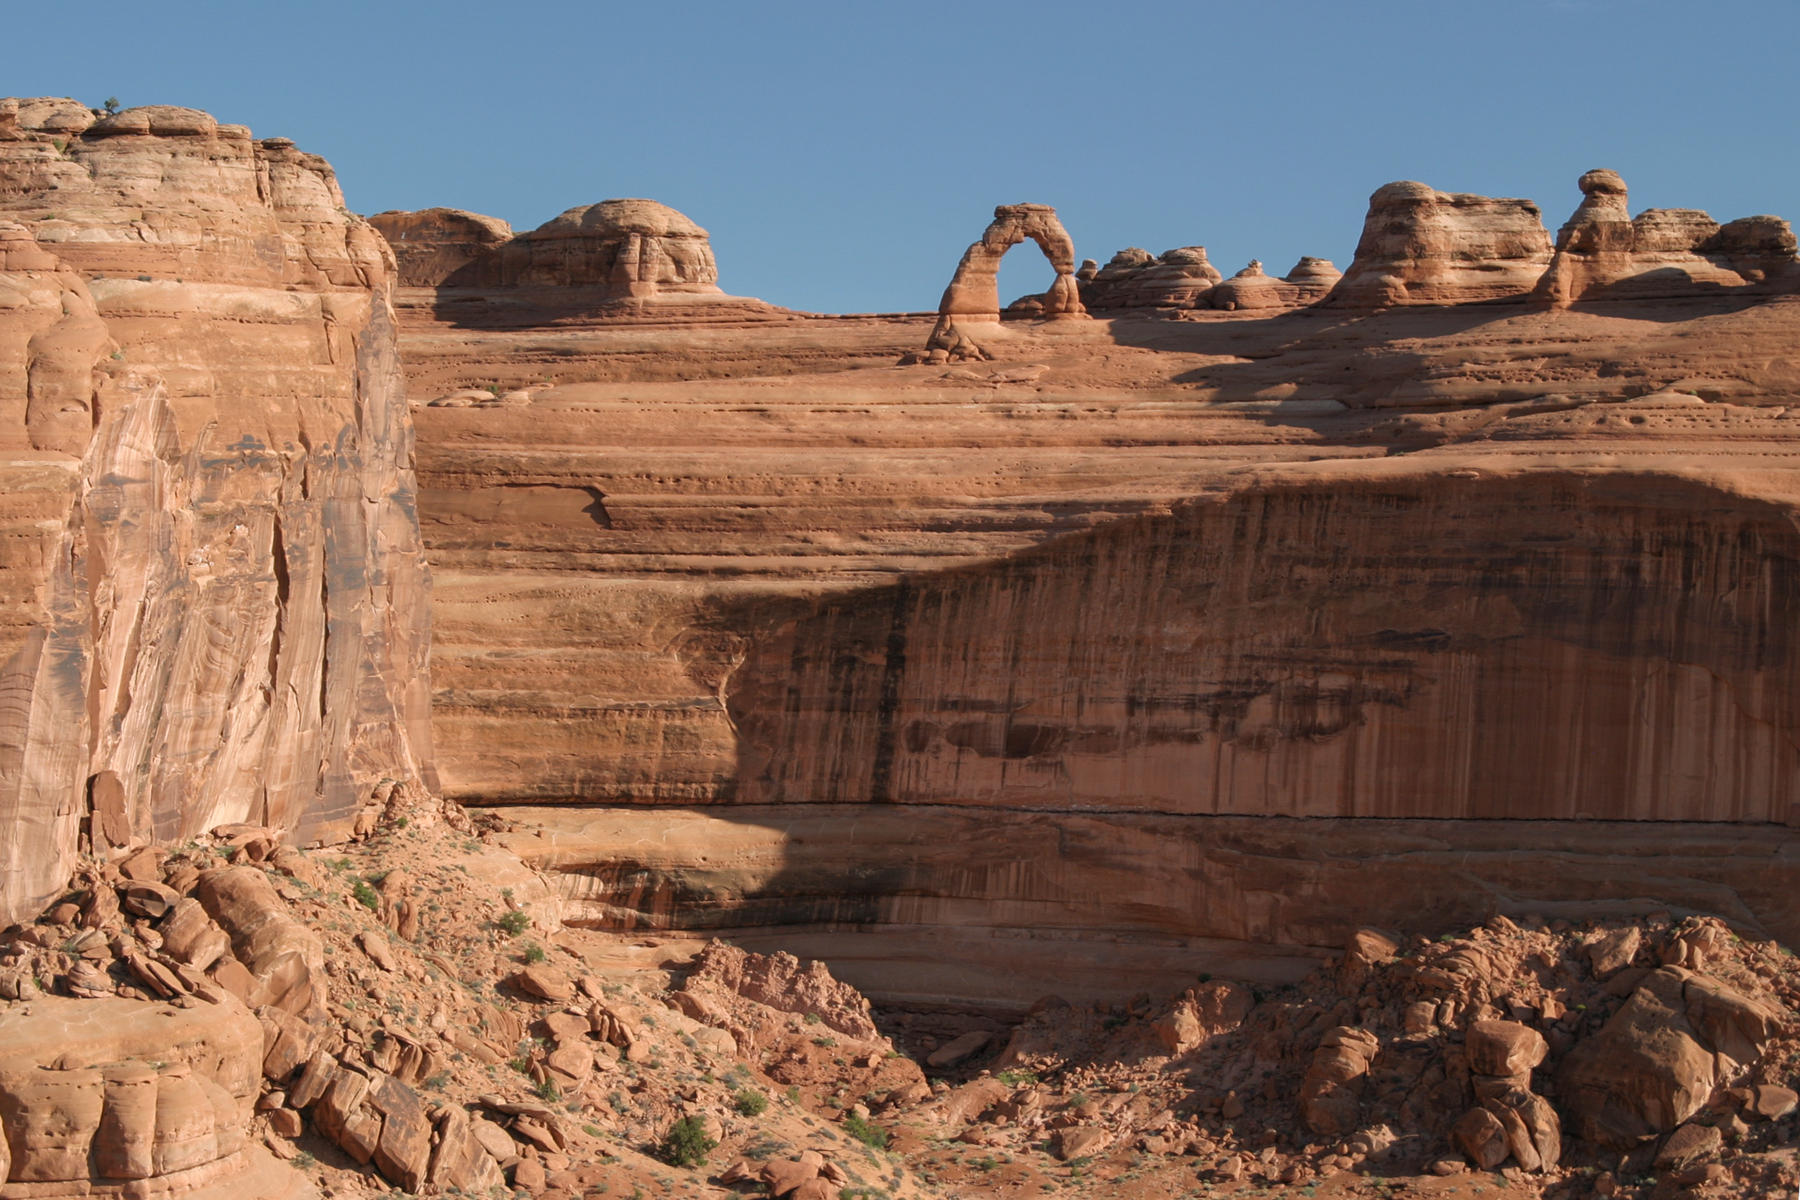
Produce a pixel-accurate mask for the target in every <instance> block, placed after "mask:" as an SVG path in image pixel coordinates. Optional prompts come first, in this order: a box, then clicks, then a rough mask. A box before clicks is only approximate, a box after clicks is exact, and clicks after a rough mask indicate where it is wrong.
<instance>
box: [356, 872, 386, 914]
mask: <svg viewBox="0 0 1800 1200" xmlns="http://www.w3.org/2000/svg"><path fill="white" fill-rule="evenodd" d="M350 895H351V898H352V899H354V900H355V901H356V902H357V903H358V904H360V905H362V906H363V907H364V908H366V909H368V910H369V911H370V912H374V911H375V910H377V909H379V908H380V907H381V897H380V896H378V895H376V893H375V889H374V888H372V887H370V886H369V881H368V880H366V879H358V880H357V881H356V882H355V883H354V884H353V885H351V888H350Z"/></svg>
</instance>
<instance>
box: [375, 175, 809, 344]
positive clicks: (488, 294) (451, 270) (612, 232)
mask: <svg viewBox="0 0 1800 1200" xmlns="http://www.w3.org/2000/svg"><path fill="white" fill-rule="evenodd" d="M369 221H370V223H371V224H372V225H374V226H375V228H376V229H378V230H380V231H381V233H382V234H383V235H384V236H386V237H387V238H388V240H389V242H390V243H391V244H392V246H393V247H394V253H395V257H396V258H397V260H398V262H399V264H400V267H399V272H400V280H401V283H402V284H403V285H404V287H405V290H404V292H403V293H402V296H401V302H402V304H403V305H404V306H410V307H411V308H413V309H415V310H420V309H430V310H431V312H432V314H433V316H434V317H436V318H439V319H444V320H448V321H450V322H452V323H455V324H459V325H465V326H466V325H474V326H488V327H505V326H517V325H524V326H531V325H546V324H552V323H563V324H567V323H576V324H579V323H585V322H589V321H595V320H598V321H608V320H619V319H621V318H623V317H628V316H630V315H631V314H634V313H636V314H640V315H642V316H645V317H647V318H648V319H654V320H669V319H675V320H682V321H695V320H701V319H705V320H734V319H736V320H741V319H769V318H770V317H779V316H781V315H784V314H783V313H782V310H779V309H773V308H771V307H770V306H768V305H766V304H764V303H762V301H760V300H750V299H746V298H744V297H741V296H728V295H726V294H725V293H724V292H722V291H720V290H719V268H718V264H717V263H716V262H715V261H714V259H713V252H712V243H711V240H710V239H709V237H708V236H707V232H706V230H704V229H702V228H700V226H698V225H696V224H694V222H692V221H690V220H689V219H688V218H687V217H685V216H683V215H682V214H681V213H679V212H676V211H675V210H674V209H672V208H670V207H669V206H668V205H666V204H658V203H657V202H656V201H654V200H602V201H601V202H600V203H598V204H588V205H581V206H578V207H576V208H571V209H569V210H567V211H566V212H563V213H562V214H560V215H559V216H556V217H554V218H552V219H551V220H549V221H546V222H544V223H543V224H542V225H540V226H538V227H537V228H536V229H532V230H528V231H526V232H524V233H520V234H514V233H513V232H512V230H511V228H510V227H509V226H508V225H507V224H506V222H504V221H501V220H497V219H496V218H493V217H484V216H482V215H480V214H479V213H469V212H463V211H461V210H459V209H448V208H432V209H425V210H423V211H421V212H385V213H377V214H376V215H375V216H373V217H371V218H369Z"/></svg>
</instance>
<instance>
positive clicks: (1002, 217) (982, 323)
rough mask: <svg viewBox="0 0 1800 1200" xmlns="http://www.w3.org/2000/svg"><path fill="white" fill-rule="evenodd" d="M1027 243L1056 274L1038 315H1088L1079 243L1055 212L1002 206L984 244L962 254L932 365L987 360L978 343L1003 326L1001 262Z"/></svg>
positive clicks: (947, 293)
mask: <svg viewBox="0 0 1800 1200" xmlns="http://www.w3.org/2000/svg"><path fill="white" fill-rule="evenodd" d="M1027 238H1029V239H1031V240H1032V241H1034V242H1036V243H1037V244H1038V248H1039V249H1040V250H1042V251H1043V252H1044V257H1045V258H1047V259H1049V260H1050V265H1051V267H1052V268H1054V269H1055V271H1056V279H1055V281H1054V282H1053V283H1051V285H1050V288H1049V290H1048V291H1046V292H1045V293H1044V294H1043V295H1042V296H1041V297H1039V298H1038V299H1037V302H1036V304H1035V306H1034V310H1033V311H1034V312H1036V313H1037V314H1040V315H1042V316H1046V317H1078V316H1081V315H1082V313H1083V310H1082V307H1081V291H1080V288H1079V286H1078V285H1077V284H1076V282H1075V243H1074V241H1073V240H1072V239H1071V238H1070V237H1069V234H1068V231H1067V230H1065V229H1064V228H1063V227H1062V222H1061V221H1059V220H1057V219H1056V210H1055V209H1054V208H1051V207H1050V206H1049V205H1048V204H1002V205H1001V206H1000V207H998V208H996V209H995V210H994V219H993V221H992V222H990V223H989V225H988V227H987V229H986V231H984V232H983V233H982V235H981V240H980V241H978V242H975V243H974V244H973V245H971V246H970V247H969V248H968V249H967V250H965V251H964V252H963V256H962V261H961V262H959V263H957V265H956V274H955V275H953V276H951V278H950V285H949V286H948V287H946V288H945V289H944V296H943V299H942V300H940V301H939V302H938V321H937V325H936V327H935V328H933V329H932V331H931V338H930V340H929V341H927V342H926V344H925V348H926V350H927V351H929V352H931V354H932V355H933V359H932V360H933V361H943V360H944V358H946V357H948V358H950V359H955V360H957V361H963V360H975V361H980V360H981V359H984V358H987V357H988V353H987V351H985V350H983V349H982V348H981V345H980V342H979V340H978V339H979V338H981V337H991V336H992V333H991V332H990V330H989V327H992V326H995V325H997V324H998V323H999V321H1000V291H999V274H1000V259H1001V258H1002V257H1004V256H1005V254H1006V252H1007V251H1008V250H1010V249H1012V248H1013V247H1014V246H1017V245H1018V244H1019V243H1021V242H1023V241H1025V240H1026V239H1027Z"/></svg>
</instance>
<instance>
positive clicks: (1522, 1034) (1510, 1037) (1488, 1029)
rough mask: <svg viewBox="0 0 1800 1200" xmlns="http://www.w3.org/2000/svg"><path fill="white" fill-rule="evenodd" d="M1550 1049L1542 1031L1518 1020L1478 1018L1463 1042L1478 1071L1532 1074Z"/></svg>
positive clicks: (1499, 1073) (1476, 1071)
mask: <svg viewBox="0 0 1800 1200" xmlns="http://www.w3.org/2000/svg"><path fill="white" fill-rule="evenodd" d="M1549 1052H1550V1047H1549V1045H1548V1044H1547V1043H1546V1042H1545V1041H1544V1036H1543V1035H1542V1034H1540V1033H1539V1032H1538V1031H1537V1030H1535V1029H1533V1028H1531V1027H1530V1026H1529V1025H1521V1024H1519V1023H1518V1022H1517V1021H1477V1022H1475V1023H1474V1024H1473V1025H1471V1026H1469V1032H1468V1036H1467V1039H1466V1040H1465V1041H1464V1043H1463V1053H1464V1054H1465V1055H1466V1056H1467V1058H1468V1062H1469V1070H1470V1071H1472V1072H1473V1073H1475V1074H1476V1075H1500V1076H1518V1075H1529V1074H1530V1073H1531V1071H1532V1070H1533V1069H1535V1068H1536V1067H1537V1066H1538V1065H1539V1064H1540V1063H1542V1062H1543V1061H1544V1056H1545V1055H1547V1054H1548V1053H1549Z"/></svg>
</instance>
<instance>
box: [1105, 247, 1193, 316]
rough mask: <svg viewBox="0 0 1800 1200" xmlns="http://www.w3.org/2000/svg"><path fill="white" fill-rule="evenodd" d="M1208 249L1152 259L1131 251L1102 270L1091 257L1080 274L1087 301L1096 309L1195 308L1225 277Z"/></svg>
mask: <svg viewBox="0 0 1800 1200" xmlns="http://www.w3.org/2000/svg"><path fill="white" fill-rule="evenodd" d="M1222 278H1223V276H1222V275H1220V274H1219V269H1218V268H1217V267H1215V266H1213V265H1212V264H1211V263H1210V262H1208V261H1207V260H1206V247H1205V246H1179V247H1177V248H1176V249H1174V250H1165V251H1163V252H1162V253H1161V254H1160V255H1157V256H1155V257H1152V256H1151V254H1150V252H1149V251H1148V250H1140V249H1138V248H1137V247H1136V246H1130V247H1127V248H1126V249H1124V250H1121V251H1119V252H1118V253H1117V254H1115V255H1113V256H1112V258H1111V259H1110V260H1108V261H1107V264H1106V265H1105V266H1104V267H1102V266H1100V265H1099V264H1097V263H1095V262H1094V260H1093V259H1088V260H1087V261H1085V262H1083V263H1082V265H1081V270H1080V271H1078V272H1076V280H1077V281H1078V282H1079V283H1080V285H1081V302H1082V304H1084V305H1085V306H1087V307H1088V308H1089V309H1091V310H1103V309H1113V308H1192V307H1193V306H1194V304H1195V302H1196V301H1198V300H1199V299H1200V298H1201V297H1203V296H1205V295H1206V293H1207V292H1208V291H1210V290H1211V289H1212V287H1213V286H1214V285H1215V284H1217V283H1218V282H1219V280H1220V279H1222Z"/></svg>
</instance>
